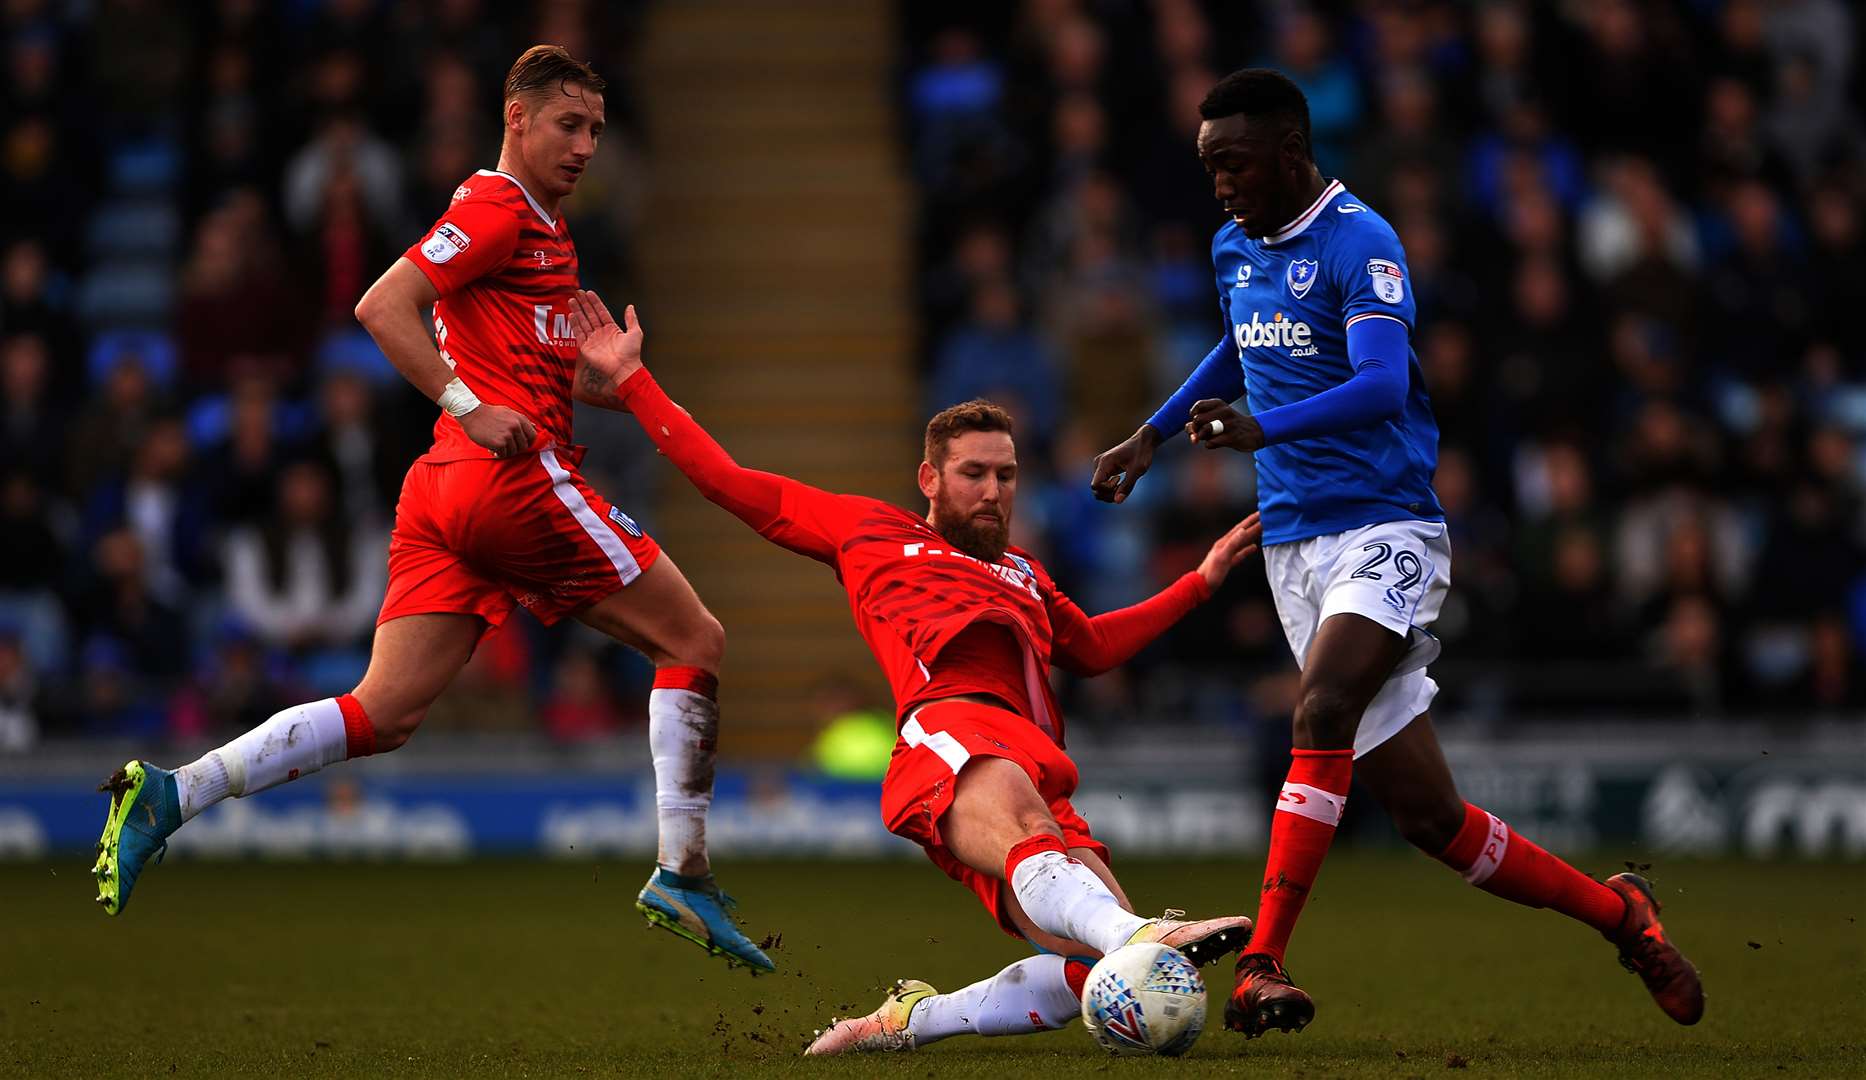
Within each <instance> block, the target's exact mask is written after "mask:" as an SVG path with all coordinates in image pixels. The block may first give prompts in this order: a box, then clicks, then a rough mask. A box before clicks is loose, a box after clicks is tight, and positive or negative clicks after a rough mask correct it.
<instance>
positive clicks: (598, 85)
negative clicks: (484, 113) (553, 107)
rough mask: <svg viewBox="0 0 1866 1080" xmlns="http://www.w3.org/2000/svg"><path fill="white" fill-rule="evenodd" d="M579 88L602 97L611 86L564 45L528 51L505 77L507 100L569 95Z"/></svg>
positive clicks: (538, 46)
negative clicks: (567, 88)
mask: <svg viewBox="0 0 1866 1080" xmlns="http://www.w3.org/2000/svg"><path fill="white" fill-rule="evenodd" d="M573 84H575V85H579V86H582V87H583V89H585V90H588V91H590V92H591V93H595V94H600V93H602V92H603V90H604V88H605V87H607V86H608V85H609V84H608V83H607V82H605V81H604V80H603V77H602V76H601V75H598V74H596V71H595V69H593V68H591V67H590V66H589V65H588V64H586V63H584V62H583V61H581V60H578V59H577V58H575V57H573V56H571V55H570V51H569V50H568V49H565V48H564V47H563V46H562V45H533V46H532V47H531V48H529V49H526V50H525V52H524V54H523V55H521V56H520V57H519V58H518V60H517V61H516V62H514V63H513V64H512V70H511V71H509V72H507V73H506V76H505V100H506V101H511V100H512V99H513V98H517V97H536V96H538V95H539V94H544V93H548V92H550V91H552V90H555V91H557V92H559V93H566V94H567V93H569V91H568V90H566V89H565V87H567V86H570V85H573Z"/></svg>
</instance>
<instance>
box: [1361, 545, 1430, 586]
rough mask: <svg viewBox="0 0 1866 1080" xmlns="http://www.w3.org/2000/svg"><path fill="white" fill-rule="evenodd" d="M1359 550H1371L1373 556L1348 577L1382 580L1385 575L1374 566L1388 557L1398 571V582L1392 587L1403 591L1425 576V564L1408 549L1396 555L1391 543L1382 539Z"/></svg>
mask: <svg viewBox="0 0 1866 1080" xmlns="http://www.w3.org/2000/svg"><path fill="white" fill-rule="evenodd" d="M1361 550H1362V551H1371V552H1373V553H1374V554H1373V557H1372V558H1370V559H1368V560H1367V561H1366V562H1364V563H1362V564H1361V568H1360V569H1359V570H1356V571H1354V573H1353V574H1351V575H1349V576H1350V577H1357V578H1367V579H1368V580H1370V581H1384V580H1385V576H1384V575H1382V574H1381V573H1380V572H1379V571H1378V570H1376V569H1374V568H1375V567H1377V566H1380V565H1382V564H1384V563H1385V562H1386V561H1387V560H1388V559H1391V560H1393V568H1394V569H1395V570H1398V571H1399V574H1400V580H1399V584H1397V585H1394V586H1393V588H1395V589H1397V590H1399V591H1400V592H1405V591H1406V590H1407V589H1410V588H1412V587H1413V586H1414V585H1417V584H1419V579H1420V578H1422V577H1424V576H1425V564H1424V563H1422V562H1421V561H1420V560H1419V556H1417V555H1415V554H1413V553H1412V552H1410V551H1401V552H1400V553H1398V554H1397V555H1396V554H1394V552H1393V545H1392V544H1389V543H1386V542H1385V541H1383V540H1376V541H1374V542H1373V543H1371V544H1368V545H1367V546H1366V547H1363V548H1362V549H1361Z"/></svg>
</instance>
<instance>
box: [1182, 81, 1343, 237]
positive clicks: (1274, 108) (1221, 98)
mask: <svg viewBox="0 0 1866 1080" xmlns="http://www.w3.org/2000/svg"><path fill="white" fill-rule="evenodd" d="M1199 116H1200V117H1202V118H1203V120H1204V122H1203V123H1201V124H1200V125H1199V160H1200V162H1202V163H1203V164H1204V165H1205V172H1206V173H1207V175H1209V176H1210V177H1211V178H1212V194H1213V195H1214V196H1215V197H1216V198H1217V199H1218V202H1219V204H1220V205H1222V206H1223V207H1224V208H1225V213H1227V214H1230V215H1231V219H1232V220H1233V221H1235V222H1237V223H1238V226H1239V227H1240V228H1242V229H1243V230H1244V235H1246V236H1250V237H1260V236H1266V235H1268V234H1270V233H1273V232H1275V231H1276V230H1278V229H1281V228H1282V227H1283V226H1284V225H1287V224H1288V223H1289V222H1290V221H1292V220H1294V219H1295V217H1296V216H1297V215H1299V214H1301V213H1302V211H1303V210H1304V209H1306V208H1307V207H1308V205H1309V203H1311V202H1312V201H1314V199H1315V195H1316V192H1317V190H1318V189H1319V186H1320V184H1321V174H1320V173H1319V172H1318V171H1317V170H1316V167H1315V154H1314V151H1313V150H1312V148H1311V147H1310V145H1309V100H1308V98H1306V97H1304V96H1303V94H1302V89H1301V88H1300V87H1298V86H1297V85H1296V84H1295V83H1293V82H1291V81H1290V80H1289V78H1288V77H1287V76H1285V75H1284V74H1283V73H1282V72H1279V71H1272V70H1270V69H1269V68H1244V69H1242V70H1240V71H1234V72H1232V73H1231V74H1229V75H1227V76H1225V77H1224V78H1222V79H1220V80H1219V81H1218V85H1216V86H1214V87H1212V89H1211V92H1210V93H1208V94H1206V95H1205V100H1204V101H1202V102H1200V103H1199Z"/></svg>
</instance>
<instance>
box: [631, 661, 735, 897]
mask: <svg viewBox="0 0 1866 1080" xmlns="http://www.w3.org/2000/svg"><path fill="white" fill-rule="evenodd" d="M718 691H719V680H718V678H716V677H715V676H714V675H713V674H712V673H710V672H708V671H705V670H704V669H701V668H697V667H664V668H660V669H659V670H657V671H656V672H655V673H654V689H653V690H651V691H649V693H648V747H649V750H650V752H651V753H653V755H654V805H655V814H656V821H657V824H658V825H659V836H660V844H659V847H658V850H657V852H656V857H655V861H656V862H658V863H659V864H660V865H661V868H662V869H664V870H668V871H670V872H672V873H675V874H679V875H681V876H683V877H695V878H697V877H705V876H706V875H707V874H708V873H710V872H711V867H710V865H709V863H708V861H707V856H706V812H707V811H708V810H710V809H711V808H712V805H713V763H714V758H715V757H716V756H717V753H718V748H719V702H718V700H717V694H718Z"/></svg>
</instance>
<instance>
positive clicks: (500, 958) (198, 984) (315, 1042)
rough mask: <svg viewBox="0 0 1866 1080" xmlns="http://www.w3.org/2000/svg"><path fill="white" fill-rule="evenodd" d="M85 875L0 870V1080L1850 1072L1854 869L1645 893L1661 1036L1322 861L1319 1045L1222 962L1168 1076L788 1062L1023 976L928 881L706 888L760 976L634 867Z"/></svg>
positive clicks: (1539, 917)
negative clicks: (1683, 1018) (1248, 1013)
mask: <svg viewBox="0 0 1866 1080" xmlns="http://www.w3.org/2000/svg"><path fill="white" fill-rule="evenodd" d="M87 865H88V860H65V861H61V862H59V863H57V864H45V863H39V864H28V865H17V864H16V865H6V864H0V912H3V913H4V914H5V916H6V917H5V919H4V922H0V1075H22V1076H34V1077H40V1076H99V1077H113V1076H133V1077H167V1076H171V1075H172V1076H225V1075H235V1074H248V1075H250V1074H256V1073H265V1074H272V1075H280V1076H300V1075H304V1076H344V1075H382V1076H438V1077H455V1076H527V1075H528V1076H557V1075H564V1076H600V1075H613V1076H670V1077H686V1076H733V1077H738V1076H749V1075H767V1074H782V1075H809V1076H815V1075H822V1076H856V1075H862V1076H867V1075H885V1076H902V1077H916V1078H918V1077H946V1076H978V1077H987V1076H988V1077H1004V1076H1028V1075H1034V1074H1038V1073H1043V1074H1047V1075H1049V1076H1067V1075H1077V1074H1093V1075H1097V1076H1099V1075H1102V1074H1107V1075H1110V1076H1118V1075H1142V1074H1146V1075H1173V1076H1206V1075H1221V1074H1222V1075H1230V1074H1240V1073H1249V1074H1254V1075H1271V1076H1306V1077H1334V1076H1343V1077H1359V1076H1382V1077H1387V1076H1394V1077H1404V1076H1435V1075H1447V1071H1448V1070H1454V1069H1455V1070H1461V1071H1460V1072H1458V1073H1456V1075H1461V1076H1474V1075H1490V1076H1506V1075H1507V1076H1546V1077H1583V1076H1585V1077H1595V1076H1604V1075H1637V1076H1641V1077H1669V1076H1681V1075H1703V1076H1784V1075H1787V1076H1819V1077H1830V1076H1847V1075H1851V1076H1861V1075H1866V924H1863V923H1861V922H1859V921H1857V919H1858V918H1861V917H1866V903H1863V902H1862V898H1863V897H1862V894H1863V893H1866V868H1862V867H1861V866H1859V865H1858V864H1853V865H1844V864H1803V863H1776V864H1753V863H1750V864H1738V863H1700V862H1679V863H1675V864H1661V865H1660V866H1658V867H1656V868H1655V869H1654V870H1653V871H1652V873H1653V876H1654V877H1655V878H1656V879H1657V881H1658V883H1659V891H1660V896H1661V899H1662V900H1663V901H1664V902H1665V903H1666V904H1667V911H1666V920H1665V921H1666V925H1667V928H1668V929H1669V930H1670V931H1671V933H1672V935H1673V937H1674V939H1675V940H1677V941H1679V942H1680V943H1681V944H1682V945H1683V946H1684V947H1685V949H1686V950H1687V952H1688V953H1689V955H1691V956H1692V958H1693V959H1694V960H1695V961H1696V962H1697V964H1698V966H1699V968H1700V969H1701V970H1702V972H1703V974H1704V979H1705V983H1706V985H1707V987H1708V988H1709V993H1710V1006H1709V1012H1708V1015H1707V1016H1706V1018H1705V1019H1704V1021H1703V1022H1702V1023H1701V1024H1699V1025H1698V1026H1697V1027H1695V1028H1679V1027H1676V1026H1674V1025H1673V1024H1672V1023H1671V1022H1670V1021H1668V1020H1666V1019H1665V1018H1664V1016H1663V1015H1661V1014H1660V1013H1659V1011H1658V1010H1657V1008H1656V1007H1654V1006H1653V1005H1652V1004H1651V1003H1650V1000H1649V999H1648V998H1647V997H1646V995H1645V993H1644V991H1643V990H1642V989H1641V988H1640V986H1639V984H1638V982H1637V980H1636V979H1635V978H1634V977H1633V976H1631V975H1628V974H1626V973H1625V972H1623V971H1622V970H1621V969H1620V967H1619V966H1618V964H1616V963H1615V961H1614V956H1613V952H1612V949H1611V947H1610V946H1608V945H1606V944H1605V943H1603V942H1601V941H1600V940H1599V939H1598V938H1596V937H1594V936H1593V935H1592V934H1591V933H1589V932H1588V931H1586V930H1584V929H1582V928H1579V927H1577V926H1574V925H1572V924H1569V923H1567V922H1566V920H1564V919H1562V918H1561V917H1559V916H1556V915H1553V914H1551V913H1548V912H1537V911H1529V910H1526V909H1522V908H1517V907H1514V906H1511V905H1508V904H1505V903H1503V902H1500V901H1497V900H1495V899H1492V898H1490V897H1488V896H1485V895H1483V894H1481V893H1479V892H1477V891H1476V890H1474V889H1470V888H1468V887H1466V886H1464V885H1463V884H1462V883H1461V882H1459V881H1458V879H1457V878H1456V877H1455V876H1453V875H1451V874H1449V873H1448V872H1446V871H1445V870H1443V869H1442V868H1440V867H1438V866H1437V865H1436V864H1433V863H1430V862H1428V861H1426V860H1424V859H1420V858H1417V857H1410V856H1406V855H1403V854H1399V853H1393V854H1387V853H1363V852H1342V853H1338V855H1337V857H1335V858H1332V859H1331V860H1330V861H1329V864H1328V866H1327V868H1326V869H1325V870H1324V871H1323V876H1322V880H1321V882H1320V883H1319V884H1318V886H1317V893H1316V896H1315V897H1314V899H1313V900H1312V902H1311V904H1310V908H1309V911H1308V913H1307V914H1306V916H1305V918H1304V922H1303V925H1302V928H1301V930H1300V931H1299V932H1298V934H1297V937H1296V942H1295V949H1294V952H1293V954H1292V957H1291V959H1292V962H1293V963H1294V965H1295V968H1294V970H1295V972H1296V973H1297V975H1298V976H1300V978H1301V979H1302V981H1303V985H1304V986H1305V987H1307V988H1308V989H1309V990H1310V991H1311V992H1312V993H1314V995H1315V997H1316V999H1317V1002H1318V1010H1319V1011H1318V1016H1317V1020H1316V1024H1315V1026H1314V1027H1313V1028H1311V1029H1310V1030H1309V1031H1307V1032H1305V1033H1304V1034H1302V1035H1300V1036H1289V1035H1278V1034H1272V1035H1269V1036H1266V1037H1265V1038H1263V1039H1259V1040H1256V1041H1253V1042H1246V1041H1244V1040H1243V1039H1241V1038H1238V1037H1237V1036H1233V1035H1230V1034H1228V1033H1226V1032H1224V1031H1222V1030H1218V1027H1217V1024H1216V1022H1215V1020H1216V1015H1217V1013H1216V1009H1217V1007H1218V1004H1219V997H1220V995H1219V993H1217V991H1221V990H1223V989H1225V988H1228V986H1229V977H1228V976H1229V969H1228V966H1226V967H1215V968H1209V969H1207V973H1208V976H1210V978H1209V980H1208V981H1209V982H1210V983H1211V984H1212V986H1213V989H1214V994H1213V1007H1214V1013H1213V1016H1214V1023H1213V1024H1211V1025H1210V1026H1208V1029H1207V1031H1206V1034H1205V1036H1204V1038H1203V1039H1201V1040H1200V1042H1199V1044H1198V1045H1197V1046H1196V1047H1195V1048H1194V1049H1193V1051H1192V1053H1191V1055H1189V1056H1188V1057H1186V1058H1184V1059H1181V1060H1179V1061H1177V1062H1165V1061H1154V1060H1138V1061H1136V1060H1111V1059H1109V1058H1107V1057H1105V1056H1103V1055H1102V1054H1101V1053H1100V1052H1099V1051H1098V1050H1097V1049H1096V1048H1095V1047H1094V1045H1093V1044H1092V1043H1091V1042H1090V1041H1089V1040H1088V1038H1087V1037H1086V1036H1085V1035H1084V1034H1083V1033H1082V1031H1081V1028H1080V1025H1072V1026H1071V1027H1070V1028H1069V1029H1068V1030H1065V1031H1061V1032H1053V1033H1047V1034H1043V1035H1034V1036H1026V1037H1020V1038H999V1039H990V1040H985V1039H977V1038H963V1039H953V1040H949V1041H947V1042H945V1043H942V1044H940V1045H938V1046H935V1047H930V1048H927V1049H926V1050H924V1051H922V1052H919V1053H916V1054H912V1055H902V1056H899V1057H889V1058H881V1059H877V1058H864V1059H860V1060H851V1059H842V1060H826V1061H824V1060H816V1059H811V1060H808V1061H806V1060H803V1059H800V1058H798V1057H796V1056H795V1055H796V1054H797V1052H798V1051H799V1050H800V1049H801V1048H802V1046H803V1044H804V1042H805V1040H806V1038H807V1034H808V1032H809V1031H810V1029H811V1028H813V1027H816V1026H818V1025H819V1024H820V1023H821V1021H822V1020H823V1019H824V1018H825V1017H827V1016H829V1015H830V1014H832V1013H837V1012H842V1013H849V1012H866V1011H868V1010H869V1009H871V1008H873V1007H874V1005H875V1003H876V1002H877V1001H878V1000H879V999H880V991H881V988H882V987H883V986H884V985H885V984H886V983H887V982H889V981H890V980H892V979H894V978H897V977H901V976H912V977H918V978H924V979H927V980H929V981H931V982H932V983H933V984H934V985H936V986H939V987H942V988H954V987H957V986H960V985H963V984H964V983H967V982H970V981H972V980H974V979H977V978H981V977H983V976H985V975H988V974H990V973H992V972H993V971H995V970H997V968H998V967H1000V966H1001V965H1003V964H1004V963H1006V962H1008V961H1010V960H1012V959H1015V958H1016V957H1017V956H1019V955H1021V953H1020V950H1019V947H1018V946H1017V944H1016V943H1014V942H1012V941H1011V940H1010V939H1008V938H1005V937H1003V936H1001V935H999V934H998V933H997V932H996V931H994V930H993V929H992V928H991V927H990V926H989V925H987V923H986V922H985V920H984V917H983V915H982V914H981V912H980V911H979V909H978V908H977V907H976V904H975V903H974V902H973V901H972V900H971V897H970V894H969V893H966V892H964V891H963V890H962V889H960V888H959V887H958V886H956V885H953V884H951V883H949V882H947V881H946V880H945V879H944V878H943V877H942V876H940V875H939V873H938V872H937V871H935V870H934V869H932V868H931V867H930V866H927V865H925V864H922V863H918V862H908V861H903V862H897V863H882V864H836V863H807V864H806V863H784V864H774V863H763V864H753V863H731V864H727V865H724V866H722V867H721V868H720V874H721V879H722V880H723V881H724V883H725V884H726V886H727V887H728V888H730V889H731V890H732V891H734V892H735V893H737V894H738V895H739V896H740V897H741V899H742V902H743V909H742V910H743V912H744V914H745V917H746V919H745V921H746V923H747V929H748V931H750V932H751V933H752V935H753V937H754V938H761V937H764V936H765V935H767V934H780V933H781V934H782V935H783V940H782V942H781V943H780V944H778V945H777V946H776V947H775V948H774V951H773V953H772V955H773V957H774V958H775V959H776V960H777V962H778V964H779V967H780V972H781V973H780V974H778V975H776V976H767V977H763V978H758V979H753V978H751V977H750V976H749V975H747V974H746V973H745V972H743V971H728V970H727V969H726V968H725V967H724V966H723V964H721V963H720V962H719V961H716V960H711V959H708V958H706V957H704V956H703V955H702V954H701V953H700V952H699V951H698V950H697V949H695V948H694V947H693V946H691V945H689V944H687V943H685V942H682V941H680V940H678V939H676V938H675V937H673V936H671V935H669V934H667V933H665V932H661V931H650V930H648V929H646V928H645V927H644V926H643V925H642V923H641V921H640V919H639V918H638V917H637V916H636V914H635V912H634V910H633V908H632V906H631V901H632V898H633V893H634V891H635V889H636V888H637V887H639V885H640V883H641V881H640V879H641V878H642V877H644V876H645V872H646V868H645V867H639V866H635V865H627V866H623V865H618V864H615V863H611V862H604V863H596V864H593V863H575V862H553V863H543V862H540V863H530V862H510V863H506V862H482V863H472V864H466V865H439V866H408V865H365V864H317V863H306V864H266V863H255V864H225V863H200V862H186V861H182V860H177V861H176V862H174V863H171V864H169V865H166V866H157V867H154V868H153V869H152V870H151V871H150V872H149V874H148V876H147V877H145V878H144V880H143V882H142V883H141V885H140V887H139V888H138V890H137V893H136V895H135V898H134V901H133V903H132V904H131V905H130V907H129V909H128V911H127V913H126V914H125V915H124V916H123V917H121V918H119V919H111V918H108V917H106V916H105V915H104V914H103V913H102V911H101V910H99V909H98V908H96V907H95V906H94V905H93V904H92V903H91V902H90V896H91V890H90V880H89V877H88V875H87V874H86V873H85V870H86V868H87ZM1583 867H1584V868H1586V869H1590V870H1593V871H1596V872H1611V871H1613V870H1617V869H1619V867H1618V866H1615V865H1612V864H1610V863H1607V862H1604V861H1602V862H1600V865H1592V864H1589V863H1587V862H1585V861H1584V862H1583ZM1120 869H1121V875H1122V878H1123V880H1124V883H1125V884H1126V886H1127V889H1128V892H1129V893H1130V894H1131V895H1132V896H1133V897H1134V899H1135V901H1136V903H1138V904H1140V905H1142V908H1143V910H1146V909H1148V908H1151V907H1158V906H1164V905H1166V904H1169V903H1170V904H1173V905H1175V906H1181V907H1186V908H1188V909H1191V910H1193V911H1194V912H1212V913H1215V912H1217V911H1218V910H1219V909H1221V908H1226V907H1235V906H1237V898H1238V897H1239V896H1240V895H1247V894H1248V884H1247V883H1248V882H1249V881H1250V879H1251V877H1252V876H1253V875H1254V873H1255V871H1256V870H1257V869H1258V866H1257V865H1256V864H1249V865H1247V864H1241V863H1198V864H1184V863H1134V864H1131V865H1127V866H1124V867H1122V868H1120ZM1227 898H1230V901H1231V902H1230V903H1227V902H1226V901H1227Z"/></svg>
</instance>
